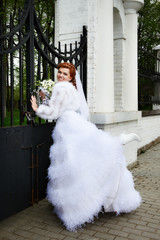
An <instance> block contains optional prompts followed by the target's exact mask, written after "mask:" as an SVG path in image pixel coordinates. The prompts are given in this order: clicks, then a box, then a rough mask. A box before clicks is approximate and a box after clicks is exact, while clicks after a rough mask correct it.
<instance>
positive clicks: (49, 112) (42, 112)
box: [36, 82, 80, 120]
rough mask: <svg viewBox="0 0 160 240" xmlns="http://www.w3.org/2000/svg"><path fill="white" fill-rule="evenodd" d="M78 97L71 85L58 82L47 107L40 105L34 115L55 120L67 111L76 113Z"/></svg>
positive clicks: (78, 102)
mask: <svg viewBox="0 0 160 240" xmlns="http://www.w3.org/2000/svg"><path fill="white" fill-rule="evenodd" d="M79 107H80V100H79V95H78V92H77V90H76V89H75V87H74V86H73V85H72V83H69V82H58V83H56V84H55V86H54V88H53V91H52V96H51V98H50V100H49V105H43V104H42V105H40V106H39V107H38V109H37V111H36V114H37V115H38V116H39V117H40V118H43V119H48V120H53V119H57V118H59V117H60V116H61V114H63V113H64V112H65V111H67V110H73V111H78V110H79Z"/></svg>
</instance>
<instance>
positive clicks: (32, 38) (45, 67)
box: [0, 0, 87, 220]
mask: <svg viewBox="0 0 160 240" xmlns="http://www.w3.org/2000/svg"><path fill="white" fill-rule="evenodd" d="M0 16H1V15H0ZM6 28H7V29H6ZM8 30H9V31H8ZM63 61H67V62H72V63H73V64H75V66H76V68H78V69H79V71H80V76H81V79H82V83H83V87H84V91H85V93H87V91H86V87H87V86H86V79H87V31H86V28H85V27H83V34H82V35H81V36H80V40H79V42H75V43H74V44H70V45H69V46H68V45H64V46H63V49H62V46H61V44H60V43H58V47H57V48H56V47H55V46H54V44H53V43H51V42H50V41H49V39H48V37H47V35H44V33H43V31H42V29H41V26H40V23H39V20H38V18H37V16H36V12H35V8H34V1H33V0H26V1H25V6H24V9H23V11H22V10H19V17H18V19H17V24H15V23H14V21H13V16H12V15H11V16H10V20H9V22H8V23H7V25H4V24H3V21H2V18H0V94H1V96H0V125H1V127H0V153H1V158H0V193H1V195H2V196H3V198H2V197H0V220H1V219H4V218H6V217H8V216H10V215H12V214H14V213H16V212H18V211H20V210H22V209H24V208H26V207H28V206H29V205H31V204H32V205H33V204H34V203H38V201H39V200H40V199H42V198H44V197H45V194H46V184H47V178H46V176H47V168H48V166H49V158H48V155H49V148H50V146H51V144H52V141H53V140H52V138H51V133H52V130H53V127H54V123H50V122H48V123H46V122H45V124H39V123H43V122H41V120H40V119H37V120H36V121H37V124H36V125H34V124H29V123H30V120H31V122H32V123H33V118H32V116H31V106H30V90H31V88H33V86H34V82H35V80H43V79H48V78H51V79H53V80H54V76H55V72H54V71H55V68H56V67H57V64H58V63H60V62H63ZM25 114H26V116H27V117H28V120H27V121H26V117H25ZM30 117H31V118H30ZM15 125H18V126H15ZM23 125H25V126H23ZM7 126H8V127H7ZM12 126H14V127H12Z"/></svg>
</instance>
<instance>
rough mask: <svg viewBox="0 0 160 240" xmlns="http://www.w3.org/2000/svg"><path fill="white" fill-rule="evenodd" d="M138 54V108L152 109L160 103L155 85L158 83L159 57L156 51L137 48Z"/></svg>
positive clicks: (159, 75)
mask: <svg viewBox="0 0 160 240" xmlns="http://www.w3.org/2000/svg"><path fill="white" fill-rule="evenodd" d="M138 53H139V55H138V108H139V110H152V109H153V104H157V105H160V98H159V94H158V92H157V90H158V89H157V86H158V85H159V84H160V58H158V57H157V52H156V51H147V50H145V49H143V48H139V52H138Z"/></svg>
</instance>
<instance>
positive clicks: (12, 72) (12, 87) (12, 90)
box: [10, 15, 14, 126]
mask: <svg viewBox="0 0 160 240" xmlns="http://www.w3.org/2000/svg"><path fill="white" fill-rule="evenodd" d="M12 27H13V19H12V16H11V15H10V28H11V29H12ZM10 47H11V48H12V47H13V36H11V38H10ZM10 79H11V126H13V101H14V70H13V53H10Z"/></svg>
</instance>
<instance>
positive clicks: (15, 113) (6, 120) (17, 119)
mask: <svg viewBox="0 0 160 240" xmlns="http://www.w3.org/2000/svg"><path fill="white" fill-rule="evenodd" d="M23 120H24V121H23V122H22V125H23V126H24V125H27V117H26V116H24V119H23ZM34 120H35V122H36V123H39V118H38V117H35V119H34ZM41 123H45V120H43V119H41ZM0 124H1V121H0ZM9 126H11V112H10V111H7V113H6V117H5V118H4V127H9ZM13 126H20V111H19V109H14V111H13Z"/></svg>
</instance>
